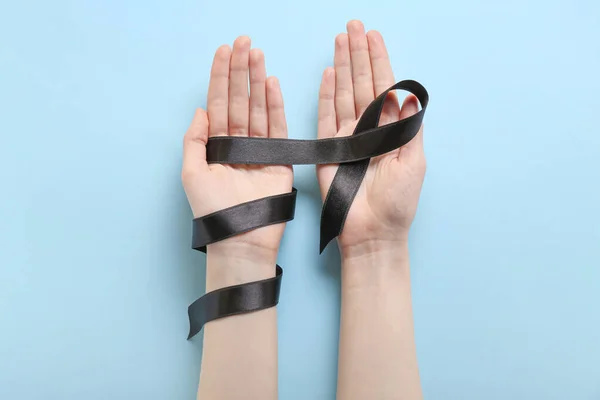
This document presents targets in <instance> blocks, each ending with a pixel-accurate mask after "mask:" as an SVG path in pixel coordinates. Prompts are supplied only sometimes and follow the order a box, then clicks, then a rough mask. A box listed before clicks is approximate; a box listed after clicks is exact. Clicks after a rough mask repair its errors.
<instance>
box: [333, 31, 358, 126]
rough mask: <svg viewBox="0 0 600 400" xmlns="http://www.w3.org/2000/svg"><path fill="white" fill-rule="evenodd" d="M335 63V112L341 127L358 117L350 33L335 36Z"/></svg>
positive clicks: (338, 124)
mask: <svg viewBox="0 0 600 400" xmlns="http://www.w3.org/2000/svg"><path fill="white" fill-rule="evenodd" d="M333 65H334V67H335V113H336V115H337V127H338V128H341V127H342V126H344V125H346V124H349V123H352V122H353V121H354V120H355V119H356V113H355V110H354V90H353V88H352V70H351V66H350V43H349V42H348V35H347V34H345V33H340V34H339V35H338V36H337V37H336V38H335V53H334V56H333Z"/></svg>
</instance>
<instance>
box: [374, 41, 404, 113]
mask: <svg viewBox="0 0 600 400" xmlns="http://www.w3.org/2000/svg"><path fill="white" fill-rule="evenodd" d="M367 42H368V43H369V57H370V59H371V68H372V70H373V87H374V89H375V96H379V95H380V94H381V93H382V92H383V91H385V90H387V89H388V88H389V87H390V86H392V85H393V84H394V83H395V82H396V80H395V79H394V71H393V70H392V64H391V63H390V58H389V56H388V52H387V49H386V47H385V42H384V41H383V37H382V36H381V34H380V33H379V32H377V31H369V32H367ZM399 114H400V106H399V105H398V96H396V93H390V94H389V95H388V96H387V98H386V100H385V103H384V105H383V110H382V115H381V119H380V123H381V124H387V123H390V122H394V121H397V120H398V118H399Z"/></svg>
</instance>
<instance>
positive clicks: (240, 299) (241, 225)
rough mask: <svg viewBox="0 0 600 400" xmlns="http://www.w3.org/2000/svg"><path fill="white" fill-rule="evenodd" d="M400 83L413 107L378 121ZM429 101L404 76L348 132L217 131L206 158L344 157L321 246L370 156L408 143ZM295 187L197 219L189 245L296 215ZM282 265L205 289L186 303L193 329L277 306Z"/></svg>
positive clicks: (200, 246) (288, 160) (339, 222)
mask: <svg viewBox="0 0 600 400" xmlns="http://www.w3.org/2000/svg"><path fill="white" fill-rule="evenodd" d="M397 89H402V90H406V91H408V92H410V93H412V94H414V95H415V96H416V97H417V99H418V100H419V102H420V103H421V110H420V111H419V112H417V113H416V114H414V115H412V116H410V117H408V118H405V119H402V120H400V121H396V122H393V123H390V124H387V125H383V126H378V125H379V118H380V117H381V113H382V110H383V105H384V103H385V99H386V97H387V95H388V93H389V92H390V91H392V90H397ZM428 102H429V95H428V93H427V90H425V88H424V87H423V86H422V85H421V84H420V83H418V82H416V81H413V80H405V81H401V82H398V83H396V84H395V85H393V86H391V87H390V88H389V89H387V90H386V91H384V92H383V93H381V94H380V95H379V96H377V98H376V99H375V100H373V101H372V102H371V104H369V106H368V107H367V109H366V110H365V112H364V113H363V115H362V116H361V117H360V119H359V121H358V123H357V125H356V128H355V129H354V132H353V134H352V135H351V136H346V137H337V138H329V139H319V140H296V139H272V138H257V137H235V136H218V137H213V138H209V139H208V142H207V147H206V159H207V162H209V163H220V164H263V165H292V164H340V166H339V168H338V170H337V172H336V175H335V177H334V179H333V182H332V183H331V186H330V187H329V191H328V193H327V197H326V198H325V202H324V204H323V210H322V214H321V232H320V233H321V240H320V252H323V250H324V249H325V247H326V246H327V244H329V242H330V241H331V240H333V239H334V238H335V237H337V236H338V235H339V234H340V233H341V232H342V229H343V227H344V221H345V219H346V216H347V215H348V211H349V210H350V206H351V205H352V201H353V200H354V197H355V196H356V193H357V191H358V188H359V187H360V184H361V182H362V180H363V178H364V176H365V173H366V172H367V168H368V166H369V161H370V159H371V157H375V156H378V155H381V154H385V153H388V152H390V151H392V150H395V149H397V148H399V147H401V146H404V145H405V144H406V143H408V142H410V141H411V140H412V139H413V138H414V137H415V135H416V134H417V132H418V131H419V128H420V127H421V124H422V122H423V116H424V115H425V110H426V108H427V104H428ZM296 194H297V191H296V189H294V188H292V191H291V192H290V193H285V194H280V195H276V196H269V197H265V198H262V199H258V200H254V201H251V202H247V203H242V204H239V205H236V206H233V207H229V208H226V209H224V210H219V211H217V212H214V213H212V214H209V215H205V216H203V217H199V218H196V219H194V221H193V238H192V248H194V249H195V250H199V251H202V252H206V245H208V244H211V243H215V242H218V241H220V240H223V239H226V238H229V237H232V236H235V235H238V234H241V233H244V232H247V231H249V230H252V229H257V228H260V227H263V226H267V225H272V224H277V223H281V222H286V221H291V220H292V219H294V211H295V206H296ZM282 275H283V270H282V269H281V267H280V266H279V265H276V274H275V277H274V278H270V279H265V280H262V281H258V282H250V283H244V284H241V285H236V286H230V287H225V288H222V289H218V290H215V291H212V292H210V293H206V294H205V295H204V296H202V297H200V298H199V299H198V300H196V301H194V302H193V303H192V304H191V305H190V306H189V308H188V316H189V320H190V332H189V335H188V339H191V338H192V337H193V336H194V335H196V334H197V333H198V332H200V330H201V329H202V327H203V326H204V324H206V323H207V322H209V321H212V320H214V319H218V318H223V317H227V316H230V315H235V314H243V313H247V312H252V311H258V310H262V309H265V308H269V307H273V306H275V305H277V303H278V302H279V292H280V288H281V277H282Z"/></svg>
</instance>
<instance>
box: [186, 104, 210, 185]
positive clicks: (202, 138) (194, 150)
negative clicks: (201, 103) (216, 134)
mask: <svg viewBox="0 0 600 400" xmlns="http://www.w3.org/2000/svg"><path fill="white" fill-rule="evenodd" d="M208 125H209V124H208V116H207V114H206V111H204V110H203V109H201V108H199V109H197V110H196V114H195V115H194V119H193V120H192V123H191V124H190V127H189V128H188V130H187V132H186V133H185V136H184V137H183V167H182V177H183V179H184V181H185V180H186V179H188V178H189V177H190V176H197V175H198V174H200V173H202V172H204V171H207V170H208V164H207V163H206V141H207V140H208V130H209V128H208Z"/></svg>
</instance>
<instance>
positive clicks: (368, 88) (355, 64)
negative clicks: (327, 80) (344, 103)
mask: <svg viewBox="0 0 600 400" xmlns="http://www.w3.org/2000/svg"><path fill="white" fill-rule="evenodd" d="M347 29H348V37H349V41H350V59H351V61H352V82H353V84H354V104H355V107H356V115H358V116H360V115H361V114H362V113H363V112H364V111H365V109H366V108H367V106H368V105H369V104H370V103H371V102H372V101H373V99H375V91H374V90H373V73H372V71H371V60H370V58H369V44H368V42H367V36H366V35H365V27H364V26H363V24H362V22H360V21H356V20H355V21H350V22H348V25H347Z"/></svg>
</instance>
